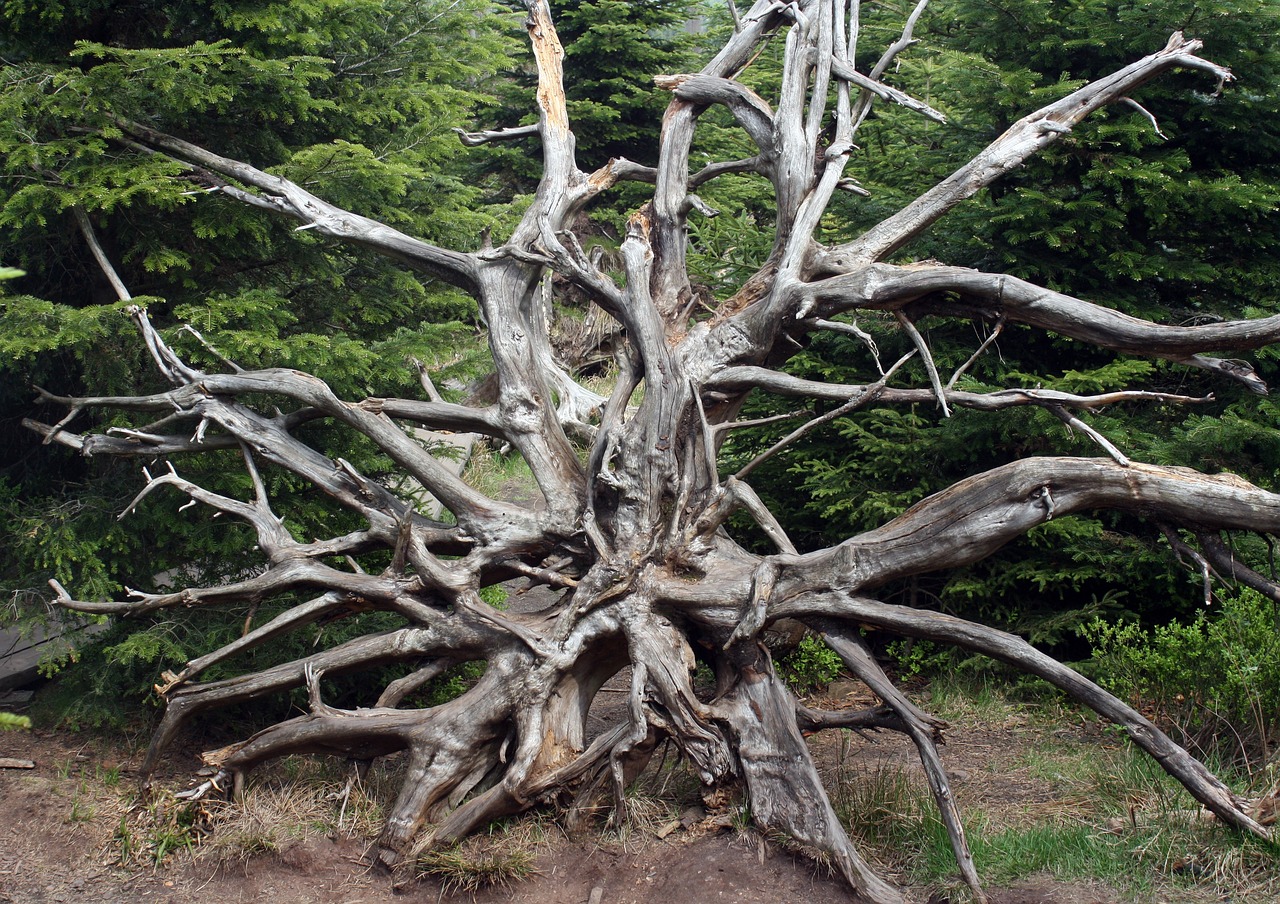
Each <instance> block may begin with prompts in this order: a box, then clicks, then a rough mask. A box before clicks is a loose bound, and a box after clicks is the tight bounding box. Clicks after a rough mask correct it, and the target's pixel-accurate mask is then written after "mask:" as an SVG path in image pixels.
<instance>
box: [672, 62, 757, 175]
mask: <svg viewBox="0 0 1280 904" xmlns="http://www.w3.org/2000/svg"><path fill="white" fill-rule="evenodd" d="M654 82H655V83H656V84H657V86H658V87H659V88H665V89H666V90H668V91H670V92H672V94H674V95H675V96H676V97H678V98H679V99H680V100H686V101H691V102H693V103H696V104H699V105H702V106H710V105H712V104H723V105H724V106H725V107H727V108H728V110H729V112H730V113H732V114H733V118H734V119H736V120H737V121H738V125H740V126H742V129H743V131H745V132H746V133H747V135H749V136H750V137H751V140H752V141H754V142H755V144H756V147H758V148H759V149H760V152H761V154H762V155H763V156H764V158H765V159H769V158H770V157H772V156H773V153H774V147H773V145H774V140H773V138H774V136H773V109H772V108H771V107H770V106H769V104H768V103H766V102H765V100H764V99H763V98H762V97H760V95H758V94H756V93H755V92H754V91H752V90H751V89H750V88H748V87H747V86H746V85H744V84H742V83H741V82H736V81H733V80H732V79H727V78H718V77H716V76H712V75H701V74H696V75H664V76H659V77H658V78H655V79H654Z"/></svg>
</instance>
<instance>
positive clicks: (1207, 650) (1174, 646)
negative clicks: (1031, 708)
mask: <svg viewBox="0 0 1280 904" xmlns="http://www.w3.org/2000/svg"><path fill="white" fill-rule="evenodd" d="M1082 634H1083V635H1084V637H1085V638H1086V639H1087V640H1088V641H1089V642H1090V643H1091V644H1092V646H1093V659H1092V662H1091V667H1092V670H1093V672H1094V674H1095V676H1096V677H1097V678H1098V679H1099V681H1100V683H1101V684H1102V685H1103V686H1104V687H1106V688H1108V689H1110V690H1112V691H1114V692H1115V693H1117V694H1118V695H1120V696H1122V697H1125V698H1127V699H1129V700H1130V701H1131V702H1133V703H1134V704H1135V705H1137V706H1138V707H1139V708H1141V709H1143V710H1144V711H1148V712H1151V711H1154V714H1155V717H1156V721H1157V722H1160V723H1162V724H1164V725H1165V726H1166V727H1170V728H1172V729H1173V730H1174V731H1175V732H1176V733H1178V734H1180V735H1181V736H1182V737H1183V739H1184V741H1185V742H1187V743H1190V744H1191V745H1193V746H1197V747H1200V748H1201V749H1203V750H1205V751H1206V752H1211V753H1214V754H1217V755H1222V756H1242V757H1243V758H1244V760H1245V763H1246V765H1250V766H1251V765H1253V764H1255V763H1259V762H1266V760H1267V759H1268V758H1269V756H1270V754H1271V752H1272V750H1273V749H1274V746H1275V744H1276V743H1277V742H1280V606H1277V604H1276V603H1274V602H1273V601H1271V600H1269V599H1267V598H1266V597H1264V596H1262V595H1261V594H1259V593H1256V592H1254V591H1252V590H1247V589H1241V590H1240V591H1238V592H1236V593H1234V594H1230V595H1224V596H1223V597H1222V598H1221V604H1220V606H1219V607H1218V608H1217V609H1216V610H1213V611H1206V610H1201V611H1200V612H1198V613H1197V614H1196V617H1195V619H1194V621H1192V622H1191V623H1190V624H1182V623H1179V622H1173V623H1170V624H1168V625H1164V626H1163V627H1158V628H1155V629H1154V630H1147V629H1145V628H1142V627H1140V626H1138V625H1136V624H1133V623H1130V622H1119V623H1116V624H1107V623H1106V622H1104V621H1102V620H1101V619H1097V618H1095V619H1094V620H1093V621H1092V622H1090V623H1089V625H1088V626H1086V627H1085V628H1084V629H1082Z"/></svg>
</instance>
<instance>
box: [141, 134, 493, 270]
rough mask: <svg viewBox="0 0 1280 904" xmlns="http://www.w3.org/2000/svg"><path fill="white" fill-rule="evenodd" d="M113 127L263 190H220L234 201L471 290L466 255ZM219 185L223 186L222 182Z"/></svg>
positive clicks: (185, 144)
mask: <svg viewBox="0 0 1280 904" xmlns="http://www.w3.org/2000/svg"><path fill="white" fill-rule="evenodd" d="M117 125H119V127H120V128H121V129H122V130H123V131H124V132H125V133H126V134H128V135H131V136H132V137H133V138H134V139H136V140H137V141H138V142H141V143H142V144H143V145H145V146H147V147H149V148H151V149H153V150H157V151H159V152H161V153H163V154H165V155H166V156H170V157H173V158H174V159H176V160H178V161H181V162H186V163H189V164H194V165H195V166H197V167H200V168H203V169H206V170H210V171H212V172H214V173H220V174H221V175H223V176H226V177H227V178H229V179H234V180H236V181H237V182H240V183H241V184H243V185H248V186H251V187H252V188H256V189H258V190H259V191H261V192H263V194H260V195H253V194H251V193H249V192H244V191H240V190H235V191H225V193H226V194H228V195H230V196H232V197H236V198H237V199H238V200H241V201H244V202H246V203H253V204H254V205H255V206H258V207H265V208H267V209H269V210H272V211H274V212H276V213H279V214H283V215H285V216H288V217H292V218H293V219H295V220H299V221H301V222H302V223H303V224H304V225H305V226H306V227H308V228H313V229H315V230H316V231H317V232H318V233H320V234H321V235H325V236H329V237H330V238H335V239H340V240H342V241H344V242H351V243H352V244H356V245H361V246H363V247H365V248H369V249H371V250H373V251H376V252H378V253H379V254H383V255H385V256H387V257H390V258H394V259H395V260H399V261H402V262H404V263H406V264H408V265H410V266H411V267H414V268H415V269H418V270H422V271H424V272H426V273H429V274H431V275H432V276H434V277H436V278H437V279H441V280H443V281H444V282H447V283H449V284H451V285H455V286H458V287H459V288H461V289H464V290H466V291H469V292H474V291H475V290H476V272H475V259H474V258H473V257H472V256H471V255H469V254H463V253H461V252H458V251H450V250H448V249H445V248H439V247H437V246H435V245H432V244H430V243H429V242H424V241H422V240H421V239H416V238H413V237H412V236H409V235H406V234H405V233H403V232H400V231H399V230H398V229H393V228H392V227H390V226H387V225H386V224H385V223H380V222H378V221H377V220H371V219H369V218H368V217H364V216H361V215H360V214H356V213H352V212H350V211H348V210H343V209H342V208H341V207H337V206H335V205H333V204H330V203H329V202H327V201H324V200H322V199H320V198H318V197H316V196H315V195H313V194H311V192H309V191H307V190H305V189H303V188H302V187H301V186H299V185H297V184H295V183H293V182H290V181H289V180H288V179H285V178H282V177H280V176H273V175H271V174H270V173H265V172H263V171H262V170H259V169H256V168H255V167H252V166H250V165H249V164H247V163H241V162H240V161H238V160H232V159H230V158H228V157H221V156H219V155H217V154H215V153H213V152H211V151H207V150H205V149H204V148H202V147H200V146H198V145H195V144H192V143H191V142H189V141H183V140H182V139H181V138H175V137H173V136H172V135H166V134H165V133H163V132H158V131H156V130H155V129H151V128H148V127H147V126H144V125H141V124H140V123H136V122H129V121H127V120H118V121H117ZM218 187H219V188H223V186H222V185H221V184H219V186H218ZM226 188H233V187H232V186H226ZM246 196H247V197H246ZM251 199H252V200H251Z"/></svg>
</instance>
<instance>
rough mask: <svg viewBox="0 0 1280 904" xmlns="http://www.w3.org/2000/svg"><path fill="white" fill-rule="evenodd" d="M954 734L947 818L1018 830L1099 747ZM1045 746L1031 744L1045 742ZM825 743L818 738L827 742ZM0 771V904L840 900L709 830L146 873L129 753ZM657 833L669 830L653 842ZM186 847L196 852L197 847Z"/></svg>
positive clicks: (1076, 893)
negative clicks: (397, 875) (475, 885)
mask: <svg viewBox="0 0 1280 904" xmlns="http://www.w3.org/2000/svg"><path fill="white" fill-rule="evenodd" d="M830 694H831V695H832V696H834V697H836V698H844V699H837V700H834V701H828V702H834V703H850V702H854V701H853V698H855V697H857V696H859V694H860V692H859V690H858V688H857V687H856V686H854V685H852V684H851V683H850V684H849V685H836V686H834V687H833V688H832V689H831V691H830ZM963 728H964V730H960V731H954V732H953V733H952V735H951V739H950V741H949V743H948V745H947V747H946V748H945V749H944V756H945V757H946V759H947V761H948V763H949V766H950V768H951V770H952V774H953V778H954V780H955V782H956V790H957V796H958V797H959V799H960V802H961V805H962V807H964V806H980V807H981V808H982V809H983V811H984V812H986V813H988V814H990V815H992V816H993V818H994V819H998V820H1000V821H1001V822H1002V823H1006V822H1007V823H1014V824H1016V823H1019V822H1027V821H1034V820H1036V819H1039V818H1043V817H1045V816H1047V815H1052V814H1054V813H1058V812H1070V810H1071V808H1072V807H1073V802H1072V800H1071V794H1072V792H1071V788H1070V785H1069V784H1066V785H1064V784H1062V783H1055V782H1054V781H1052V780H1051V778H1042V777H1039V776H1040V775H1041V774H1042V773H1043V770H1037V769H1035V768H1033V766H1034V757H1028V756H1027V755H1026V752H1027V750H1028V749H1030V748H1032V747H1034V745H1036V744H1037V743H1043V742H1045V741H1046V740H1051V741H1052V742H1053V743H1055V744H1063V743H1066V744H1071V743H1079V744H1087V743H1099V742H1100V738H1099V736H1098V729H1097V726H1096V725H1089V724H1087V723H1085V722H1084V721H1081V722H1080V723H1078V724H1063V725H1061V727H1059V728H1056V729H1047V728H1045V727H1044V726H1043V725H1042V724H1041V725H1038V726H1036V727H1032V726H1030V725H1028V724H1027V723H1025V722H1023V721H1021V720H1020V719H1018V718H1017V717H1016V716H1015V717H1011V718H1008V719H1006V720H1005V721H1004V722H1003V723H1002V724H998V725H989V724H987V723H984V722H981V721H978V720H975V721H974V723H973V724H970V725H968V726H963ZM1049 732H1052V735H1053V737H1052V738H1047V737H1046V733H1049ZM828 735H829V737H828ZM814 749H815V755H816V756H817V758H818V761H819V763H820V764H822V765H823V768H824V769H833V768H854V767H856V766H857V764H858V763H862V764H864V765H866V764H871V763H875V764H877V766H879V767H883V765H884V764H885V763H894V764H897V763H900V764H902V767H903V769H904V770H909V769H912V768H914V762H915V755H914V753H913V752H912V750H911V749H910V748H909V747H908V746H906V745H905V743H903V742H902V741H900V740H899V739H897V738H894V737H885V736H879V737H878V738H877V739H876V742H875V743H867V742H865V741H863V740H862V739H860V738H856V737H853V738H850V736H848V735H845V736H844V739H843V740H842V739H841V736H840V735H839V734H837V733H826V734H824V735H820V736H818V737H817V738H815V739H814ZM193 750H194V748H193V747H192V746H190V745H188V746H187V748H186V749H185V750H180V751H178V752H176V753H175V755H174V759H173V762H172V763H170V765H169V769H170V770H171V774H172V781H171V782H170V784H171V785H172V787H174V788H181V787H184V782H183V777H184V775H185V770H189V769H191V768H193V766H192V764H193V762H194V760H193V758H192V752H193ZM0 757H13V758H19V759H26V760H31V761H34V762H35V764H36V765H35V768H34V769H0V904H140V902H166V904H168V902H174V904H176V902H184V904H185V902H192V901H202V902H229V904H234V902H250V901H260V900H263V901H273V902H280V904H302V902H308V904H310V902H315V904H383V902H388V904H389V902H396V904H402V902H417V901H422V902H428V901H430V902H439V901H456V902H465V901H474V902H476V904H498V902H539V904H685V902H689V904H701V902H725V904H733V902H743V904H745V902H751V904H772V902H779V904H781V902H793V901H822V902H826V901H832V902H836V901H848V900H851V898H850V895H849V893H848V891H847V889H846V888H845V886H843V885H842V884H841V883H840V882H839V881H837V880H835V879H833V878H831V877H829V876H828V875H827V874H826V873H825V872H824V870H822V869H821V868H819V867H818V866H817V865H815V864H814V863H813V861H811V860H808V859H807V858H804V857H802V856H799V855H797V854H794V853H792V852H790V851H788V850H786V849H784V848H782V847H780V846H779V845H777V844H776V843H772V842H767V841H764V842H762V840H761V839H760V837H759V836H758V835H755V834H754V833H747V832H743V831H741V830H738V829H735V828H733V827H727V828H724V829H722V830H719V831H710V830H707V829H706V828H705V826H704V827H702V828H701V829H694V828H692V827H688V826H681V827H680V828H678V829H675V830H672V831H669V832H667V833H666V834H665V837H663V838H662V839H659V838H657V837H656V836H655V834H654V833H653V832H636V833H633V834H632V835H631V837H630V838H629V839H628V840H627V841H626V842H625V843H624V842H623V841H620V840H617V839H616V838H615V839H613V840H609V839H607V838H606V837H602V836H599V835H595V836H592V837H590V838H585V839H570V838H568V837H566V836H565V835H564V833H563V832H560V831H558V830H552V831H546V832H543V833H542V835H541V836H540V839H539V840H538V842H537V843H536V844H535V845H534V850H535V851H536V859H535V861H534V864H533V867H534V872H533V874H532V875H530V876H528V877H527V878H525V879H522V880H521V881H519V882H518V883H517V884H515V885H514V887H512V888H510V889H505V888H488V889H484V890H481V891H480V892H477V893H474V894H472V893H467V892H457V893H453V894H448V893H446V890H445V889H443V888H442V887H441V885H440V884H439V883H438V882H435V881H432V880H430V879H427V880H423V881H420V882H415V883H412V884H408V885H405V886H403V887H400V888H396V887H394V886H393V882H392V879H391V878H390V877H389V876H388V875H387V874H385V873H382V872H375V871H371V870H370V869H369V868H368V867H367V866H366V864H365V862H364V860H363V859H362V855H363V853H364V847H365V844H366V843H367V842H366V841H365V840H364V838H363V837H360V836H359V833H356V836H354V837H353V836H352V835H351V834H349V833H347V832H334V831H330V832H328V834H319V835H317V834H307V835H305V837H302V838H299V839H297V840H296V841H293V842H290V843H288V844H285V845H280V846H279V847H277V848H276V849H275V850H273V851H271V852H269V853H263V854H257V855H253V856H247V855H246V856H245V857H244V858H242V859H235V860H233V861H230V862H227V861H222V862H219V861H217V860H216V859H214V858H209V857H205V856H202V855H200V854H199V853H197V854H194V855H193V853H192V852H191V850H189V849H186V848H183V849H180V850H179V851H178V852H177V853H176V854H174V855H172V856H170V857H169V858H167V859H166V860H165V862H164V864H163V865H162V866H160V867H154V866H151V865H148V864H147V863H146V858H138V857H135V858H132V859H131V860H130V862H129V863H128V864H127V865H125V864H122V863H121V861H122V859H123V858H122V853H121V837H122V828H123V826H124V825H125V822H126V821H127V820H129V819H133V818H135V816H136V812H137V809H138V808H136V807H135V808H134V811H133V815H130V811H129V810H128V802H129V801H130V800H131V799H132V794H131V791H130V786H131V780H132V777H133V776H132V772H133V770H135V769H136V767H137V765H138V763H139V762H140V760H141V754H140V753H139V752H135V751H124V750H121V749H119V748H116V747H111V746H105V745H104V744H103V742H101V741H98V740H93V739H89V738H86V737H84V736H82V735H76V734H71V733H59V732H47V731H41V730H39V729H37V730H34V731H30V732H11V733H7V734H5V735H0ZM668 828H670V827H668ZM203 847H204V845H201V846H200V848H197V849H196V850H197V852H199V851H200V849H201V848H203ZM907 892H908V899H909V900H910V901H913V902H916V904H948V902H949V901H951V900H952V898H951V897H949V893H948V892H947V891H946V890H940V889H930V888H919V887H915V888H909V889H908V890H907ZM988 893H989V895H990V900H991V902H992V904H1121V902H1124V901H1128V900H1131V899H1130V898H1127V897H1124V896H1122V895H1121V894H1120V893H1119V892H1118V891H1117V890H1115V889H1112V888H1109V887H1107V886H1105V885H1102V884H1098V883H1092V882H1070V883H1068V882H1062V881H1057V880H1055V879H1053V878H1052V877H1050V876H1046V875H1041V876H1034V877H1032V878H1030V879H1028V880H1024V881H1022V882H1020V883H1019V884H1017V885H1015V886H1013V887H1007V888H988ZM1143 900H1145V901H1149V902H1168V904H1180V902H1185V901H1190V900H1198V901H1209V900H1221V898H1219V897H1218V896H1217V895H1209V896H1202V895H1200V894H1191V893H1190V892H1188V891H1186V890H1176V889H1175V890H1173V891H1171V892H1169V893H1168V894H1158V895H1156V896H1155V897H1148V898H1145V899H1143Z"/></svg>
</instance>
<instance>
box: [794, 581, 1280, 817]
mask: <svg viewBox="0 0 1280 904" xmlns="http://www.w3.org/2000/svg"><path fill="white" fill-rule="evenodd" d="M776 613H777V615H778V616H779V617H785V616H793V617H803V616H806V615H815V614H823V615H828V616H836V617H840V618H845V619H850V620H854V621H858V622H862V623H865V624H869V625H875V626H876V627H879V628H885V629H888V630H891V631H895V632H897V633H899V634H902V635H905V636H907V637H918V638H923V639H925V640H932V641H936V642H938V643H943V644H948V645H951V646H959V647H962V648H964V649H967V650H973V651H975V652H978V653H983V654H985V655H987V656H990V657H992V658H993V659H998V660H1000V661H1001V662H1007V663H1009V664H1011V665H1014V666H1017V667H1018V668H1020V669H1023V670H1024V671H1027V672H1029V673H1030V674H1032V675H1036V676H1038V677H1040V678H1043V679H1044V680H1046V681H1048V682H1049V683H1050V684H1053V685H1054V686H1055V687H1058V688H1060V689H1061V690H1063V691H1065V692H1066V693H1067V694H1068V695H1069V696H1071V697H1072V698H1074V699H1076V700H1079V701H1080V702H1081V703H1083V704H1084V705H1086V706H1088V707H1089V708H1090V709H1092V710H1093V711H1094V712H1096V713H1098V714H1099V715H1102V716H1105V717H1106V718H1107V719H1109V720H1111V721H1112V722H1114V723H1115V724H1117V725H1120V726H1122V727H1123V728H1124V729H1125V730H1126V731H1127V732H1128V734H1129V737H1130V738H1131V739H1132V740H1133V741H1134V743H1136V744H1137V745H1138V746H1139V747H1141V748H1142V749H1143V750H1145V751H1146V752H1147V753H1149V754H1150V755H1151V756H1152V757H1153V758H1154V759H1155V760H1156V762H1158V763H1159V764H1160V766H1161V768H1163V769H1164V770H1165V771H1166V772H1168V773H1169V774H1170V775H1172V776H1173V777H1174V778H1176V779H1177V780H1178V781H1179V782H1181V783H1182V785H1183V787H1185V788H1186V789H1187V790H1188V791H1190V792H1191V794H1192V796H1194V797H1195V798H1196V800H1198V801H1200V802H1201V803H1202V804H1204V805H1205V806H1206V807H1208V808H1209V810H1210V811H1212V812H1213V813H1214V814H1215V815H1217V816H1218V817H1219V818H1221V819H1222V820H1223V821H1224V822H1227V823H1229V824H1230V825H1233V826H1235V827H1236V828H1238V829H1241V830H1243V831H1247V832H1251V833H1252V834H1254V835H1257V836H1258V837H1260V838H1265V839H1270V838H1271V832H1270V831H1269V830H1268V829H1266V828H1264V827H1263V826H1261V825H1259V824H1258V822H1257V821H1255V820H1254V819H1253V818H1252V817H1250V816H1249V815H1248V814H1247V813H1245V811H1244V801H1243V800H1242V799H1241V798H1239V797H1237V796H1236V795H1235V794H1234V793H1233V792H1232V791H1231V789H1230V788H1228V787H1227V786H1226V785H1224V784H1223V783H1222V782H1221V781H1219V779H1218V778H1217V777H1216V776H1215V775H1213V773H1211V772H1209V770H1207V769H1206V768H1205V767H1204V766H1203V765H1202V764H1201V763H1200V762H1199V761H1198V760H1196V759H1195V758H1194V757H1193V756H1191V755H1190V754H1189V753H1187V752H1186V751H1185V750H1183V749H1182V748H1181V747H1179V746H1178V745H1177V744H1175V743H1174V742H1173V741H1171V740H1169V738H1168V737H1167V736H1166V735H1165V734H1164V733H1163V732H1162V731H1160V729H1158V728H1156V727H1155V726H1154V725H1153V724H1151V722H1150V721H1149V720H1148V719H1146V718H1145V717H1144V716H1142V715H1141V714H1139V713H1138V712H1137V711H1135V710H1134V709H1133V708H1132V707H1130V706H1128V705H1127V704H1125V703H1123V702H1122V701H1120V700H1118V699H1117V698H1116V697H1114V696H1112V695H1111V694H1109V693H1107V692H1106V691H1104V690H1103V689H1102V688H1100V687H1098V686H1097V685H1096V684H1094V683H1093V682H1092V681H1089V680H1088V679H1087V678H1084V677H1083V676H1081V675H1080V674H1079V673H1078V672H1075V671H1073V670H1072V669H1070V668H1068V667H1067V666H1065V665H1063V664H1062V663H1060V662H1058V661H1057V660H1056V659H1054V658H1052V657H1050V656H1046V655H1045V654H1044V653H1041V652H1040V651H1039V650H1037V649H1036V648H1035V647H1033V646H1031V645H1030V644H1029V643H1027V642H1026V641H1025V640H1023V639H1022V638H1021V637H1017V636H1016V635H1013V634H1008V633H1006V632H1004V631H998V630H996V629H994V628H988V627H986V626H984V625H979V624H977V623H975V622H970V621H966V620H965V619H962V618H956V617H954V616H951V615H944V614H942V613H940V612H930V611H928V610H925V609H914V608H912V607H910V606H894V605H890V604H888V603H882V602H879V601H877V600H871V599H864V598H861V597H857V596H854V595H853V594H851V593H848V592H845V591H843V590H832V591H829V592H825V593H815V594H811V595H810V594H806V595H800V596H797V597H795V598H793V599H791V600H789V601H788V602H787V603H784V604H781V605H778V606H777V607H776Z"/></svg>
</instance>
